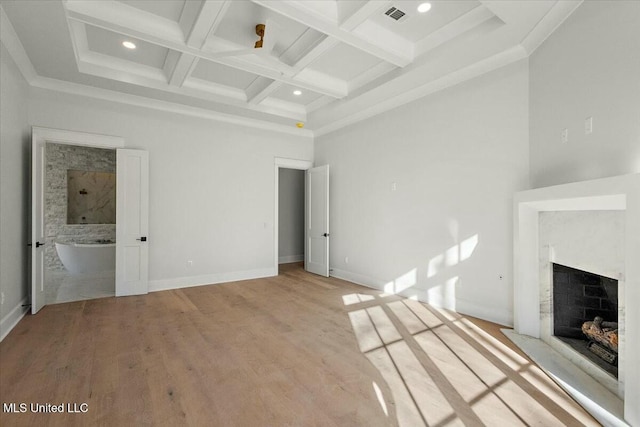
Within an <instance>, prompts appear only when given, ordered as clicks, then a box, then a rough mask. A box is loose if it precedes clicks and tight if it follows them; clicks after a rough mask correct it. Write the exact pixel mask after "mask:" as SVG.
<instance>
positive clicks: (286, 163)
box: [273, 157, 313, 276]
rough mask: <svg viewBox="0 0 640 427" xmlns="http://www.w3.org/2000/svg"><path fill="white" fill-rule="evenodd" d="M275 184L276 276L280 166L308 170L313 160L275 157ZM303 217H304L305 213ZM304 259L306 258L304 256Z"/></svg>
mask: <svg viewBox="0 0 640 427" xmlns="http://www.w3.org/2000/svg"><path fill="white" fill-rule="evenodd" d="M274 160H275V162H274V163H275V174H274V176H275V184H274V190H275V191H274V195H275V199H274V204H273V205H274V207H275V212H274V215H273V218H274V226H273V243H274V247H273V255H274V257H273V275H274V276H277V275H278V248H279V239H280V235H279V233H280V229H279V228H280V227H279V224H278V223H279V220H278V218H279V215H280V213H279V212H278V201H279V199H280V187H279V186H280V178H279V176H280V168H286V169H297V170H303V171H306V170H309V169H311V167H312V166H313V162H310V161H309V160H298V159H287V158H283V157H276V158H275V159H274ZM306 195H307V192H306V189H305V211H306V209H307V207H308V206H307V198H306ZM305 218H306V214H305ZM306 240H307V229H306V227H305V246H306ZM305 257H306V255H305ZM305 259H306V258H305Z"/></svg>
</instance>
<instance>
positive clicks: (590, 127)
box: [584, 117, 593, 135]
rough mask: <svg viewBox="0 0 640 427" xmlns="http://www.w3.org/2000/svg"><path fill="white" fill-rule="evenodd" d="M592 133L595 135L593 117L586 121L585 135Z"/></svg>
mask: <svg viewBox="0 0 640 427" xmlns="http://www.w3.org/2000/svg"><path fill="white" fill-rule="evenodd" d="M590 133H593V117H587V118H586V119H584V134H585V135H589V134H590Z"/></svg>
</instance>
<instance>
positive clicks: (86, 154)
mask: <svg viewBox="0 0 640 427" xmlns="http://www.w3.org/2000/svg"><path fill="white" fill-rule="evenodd" d="M46 153H47V154H46V156H47V159H46V165H47V166H46V168H47V170H46V189H45V195H44V198H45V212H44V216H45V224H46V226H45V229H46V233H47V236H46V241H47V244H46V245H45V265H46V267H47V268H48V269H49V270H53V271H56V270H57V271H63V270H64V267H63V266H62V263H61V262H60V259H59V258H58V254H57V252H56V248H55V241H56V240H58V241H63V242H79V243H82V242H87V243H88V242H92V241H95V240H97V239H108V240H115V239H116V226H115V224H84V225H78V224H72V225H68V224H67V169H73V170H84V171H100V172H114V173H115V171H116V152H115V150H107V149H103V148H93V147H82V146H77V145H62V144H52V143H47V148H46Z"/></svg>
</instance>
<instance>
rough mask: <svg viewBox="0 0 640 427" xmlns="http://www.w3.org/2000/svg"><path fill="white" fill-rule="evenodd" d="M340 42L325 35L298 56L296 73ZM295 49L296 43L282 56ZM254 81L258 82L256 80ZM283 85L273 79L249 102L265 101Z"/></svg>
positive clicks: (307, 32) (295, 65) (294, 66)
mask: <svg viewBox="0 0 640 427" xmlns="http://www.w3.org/2000/svg"><path fill="white" fill-rule="evenodd" d="M310 33H311V31H309V30H308V31H306V32H305V33H304V34H303V36H302V37H304V36H305V34H310ZM338 43H339V41H338V40H336V39H333V38H331V37H325V38H324V39H322V40H321V41H320V42H319V43H317V44H316V45H315V46H313V47H312V48H311V49H310V50H308V51H307V52H306V53H304V54H303V55H301V56H299V57H298V59H297V61H296V63H295V64H294V65H293V69H294V70H295V74H294V75H297V74H299V73H300V71H302V70H303V69H304V68H305V67H307V66H308V65H310V64H311V63H312V62H313V61H315V60H316V59H318V58H319V57H320V56H322V54H324V53H325V52H326V51H327V50H329V49H331V48H332V47H334V46H336V45H337V44H338ZM294 49H295V45H293V46H291V47H289V49H287V51H285V52H284V53H283V54H282V55H281V57H282V56H285V55H287V52H289V51H291V50H294ZM254 83H256V82H255V81H254ZM281 86H282V82H280V81H277V80H273V81H271V82H270V83H269V84H267V85H266V86H265V87H263V88H262V89H261V90H259V91H258V92H256V93H255V94H253V96H251V97H250V98H249V102H251V103H260V102H262V101H264V100H265V99H266V98H267V97H268V96H270V95H271V94H272V93H273V92H275V91H276V90H278V89H279V88H280V87H281ZM346 95H347V94H346V93H345V96H346Z"/></svg>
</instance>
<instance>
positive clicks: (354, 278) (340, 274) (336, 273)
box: [330, 268, 385, 291]
mask: <svg viewBox="0 0 640 427" xmlns="http://www.w3.org/2000/svg"><path fill="white" fill-rule="evenodd" d="M330 275H331V276H332V277H335V278H337V279H342V280H346V281H347V282H352V283H355V284H357V285H362V286H366V287H367V288H373V289H377V290H379V291H384V285H385V282H384V281H381V280H376V279H374V278H373V277H369V276H365V275H364V274H359V273H353V272H351V271H346V270H340V269H338V268H332V269H331V274H330Z"/></svg>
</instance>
